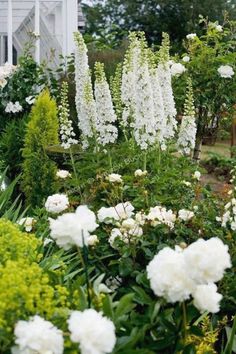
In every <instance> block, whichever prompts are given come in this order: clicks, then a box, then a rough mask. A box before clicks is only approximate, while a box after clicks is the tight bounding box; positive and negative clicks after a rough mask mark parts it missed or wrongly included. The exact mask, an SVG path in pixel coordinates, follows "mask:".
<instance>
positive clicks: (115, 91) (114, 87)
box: [110, 63, 123, 124]
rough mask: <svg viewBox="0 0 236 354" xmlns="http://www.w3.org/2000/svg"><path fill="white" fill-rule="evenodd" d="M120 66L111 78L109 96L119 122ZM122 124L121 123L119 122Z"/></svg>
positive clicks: (120, 114) (120, 110)
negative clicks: (110, 95)
mask: <svg viewBox="0 0 236 354" xmlns="http://www.w3.org/2000/svg"><path fill="white" fill-rule="evenodd" d="M121 82H122V64H121V63H119V64H118V65H117V67H116V70H115V75H114V76H112V77H111V81H110V84H111V94H112V100H113V104H114V108H115V111H116V115H117V118H118V119H119V120H121V118H122V111H123V104H122V100H121ZM121 124H122V122H121Z"/></svg>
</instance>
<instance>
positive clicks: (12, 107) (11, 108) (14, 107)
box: [5, 101, 23, 113]
mask: <svg viewBox="0 0 236 354" xmlns="http://www.w3.org/2000/svg"><path fill="white" fill-rule="evenodd" d="M22 110H23V107H22V106H21V105H20V103H19V102H18V101H16V102H15V103H13V102H8V103H7V105H6V108H5V112H6V113H18V112H21V111H22Z"/></svg>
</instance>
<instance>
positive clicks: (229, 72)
mask: <svg viewBox="0 0 236 354" xmlns="http://www.w3.org/2000/svg"><path fill="white" fill-rule="evenodd" d="M217 71H218V73H219V75H220V76H221V77H223V78H225V79H231V77H232V76H234V70H233V68H232V67H231V66H230V65H221V66H220V67H219V68H218V69H217Z"/></svg>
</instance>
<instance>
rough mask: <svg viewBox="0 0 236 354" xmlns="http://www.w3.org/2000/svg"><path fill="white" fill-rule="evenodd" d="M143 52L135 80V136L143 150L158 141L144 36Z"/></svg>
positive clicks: (133, 124)
mask: <svg viewBox="0 0 236 354" xmlns="http://www.w3.org/2000/svg"><path fill="white" fill-rule="evenodd" d="M140 48H141V54H140V57H139V58H138V63H137V72H136V80H135V106H134V122H133V123H132V126H133V128H134V137H135V140H136V143H137V144H138V146H139V147H140V148H141V149H142V150H146V149H147V148H148V147H149V146H151V145H153V144H154V143H155V142H156V121H155V114H154V103H153V88H152V83H151V77H150V70H149V69H150V67H149V60H148V53H149V52H148V50H147V47H146V42H145V39H144V38H142V37H141V38H140Z"/></svg>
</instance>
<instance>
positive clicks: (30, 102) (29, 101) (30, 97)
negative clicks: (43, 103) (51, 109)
mask: <svg viewBox="0 0 236 354" xmlns="http://www.w3.org/2000/svg"><path fill="white" fill-rule="evenodd" d="M25 101H26V103H28V104H29V105H32V104H34V102H35V97H34V96H28V97H26V99H25Z"/></svg>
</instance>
